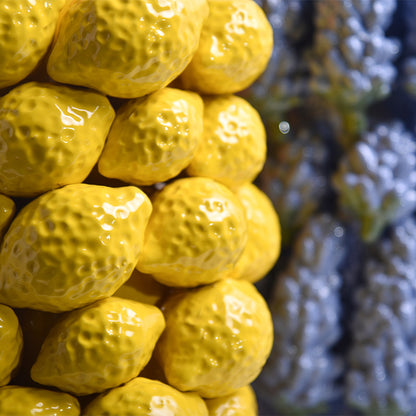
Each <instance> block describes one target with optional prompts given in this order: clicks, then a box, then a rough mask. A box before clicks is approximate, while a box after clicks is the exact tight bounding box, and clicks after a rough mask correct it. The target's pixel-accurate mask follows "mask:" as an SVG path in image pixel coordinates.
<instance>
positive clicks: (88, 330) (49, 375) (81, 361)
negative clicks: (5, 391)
mask: <svg viewBox="0 0 416 416" xmlns="http://www.w3.org/2000/svg"><path fill="white" fill-rule="evenodd" d="M164 327H165V321H164V318H163V315H162V312H161V311H160V310H159V309H158V308H156V307H155V306H152V305H145V304H144V303H139V302H134V301H132V300H127V299H121V298H115V297H112V298H107V299H103V300H100V301H98V302H96V303H93V304H92V305H89V306H86V307H84V308H82V309H78V310H76V311H72V312H70V313H69V314H68V315H67V316H66V317H65V318H64V319H63V320H61V321H60V322H58V324H57V325H55V326H54V327H53V328H52V330H51V331H50V332H49V334H48V336H47V337H46V339H45V341H44V343H43V345H42V349H41V351H40V353H39V356H38V358H37V360H36V362H35V364H34V365H33V367H32V370H31V375H32V378H33V380H34V381H36V382H38V383H40V384H46V385H50V386H54V387H57V388H59V389H61V390H63V391H67V392H69V393H73V394H75V395H77V396H80V395H86V394H91V393H99V392H102V391H104V390H107V389H109V388H113V387H117V386H119V385H120V384H122V383H125V382H127V381H129V380H131V379H132V378H134V377H136V376H137V375H138V374H139V372H140V371H141V370H142V369H143V367H144V366H145V365H146V364H147V362H148V361H149V360H150V357H151V354H152V352H153V349H154V346H155V344H156V341H157V339H158V338H159V336H160V334H161V332H162V331H163V329H164Z"/></svg>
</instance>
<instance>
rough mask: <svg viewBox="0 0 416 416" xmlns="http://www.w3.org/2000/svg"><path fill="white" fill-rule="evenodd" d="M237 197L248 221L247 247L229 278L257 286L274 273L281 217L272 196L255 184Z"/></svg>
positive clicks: (239, 191) (242, 188)
mask: <svg viewBox="0 0 416 416" xmlns="http://www.w3.org/2000/svg"><path fill="white" fill-rule="evenodd" d="M236 195H237V196H238V198H239V199H240V201H241V203H242V204H243V206H244V210H245V213H246V218H247V235H248V237H247V244H246V247H245V249H244V251H243V253H242V254H241V256H240V258H239V259H238V261H237V263H236V265H235V267H234V269H233V270H232V271H231V272H230V274H229V275H228V277H233V278H235V279H244V280H248V281H249V282H251V283H255V282H257V281H259V280H260V279H262V278H263V277H264V276H266V274H267V273H268V272H269V271H270V270H271V268H272V267H273V266H274V264H275V263H276V261H277V259H278V258H279V255H280V249H281V231H280V222H279V217H278V215H277V213H276V211H275V209H274V207H273V204H272V202H271V201H270V199H269V197H268V196H267V195H266V194H265V193H264V192H263V191H261V190H260V189H259V188H257V186H255V185H254V184H251V183H249V184H246V185H243V186H241V187H240V188H239V189H238V190H237V191H236Z"/></svg>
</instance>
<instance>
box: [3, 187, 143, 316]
mask: <svg viewBox="0 0 416 416" xmlns="http://www.w3.org/2000/svg"><path fill="white" fill-rule="evenodd" d="M150 212H151V203H150V200H149V199H148V198H147V196H146V194H144V193H143V192H142V191H141V190H140V189H138V188H136V187H121V188H109V187H105V186H98V185H87V184H77V185H67V186H66V187H63V188H60V189H56V190H54V191H50V192H47V193H46V194H43V195H42V196H40V197H38V198H36V199H35V200H33V201H32V202H30V203H29V204H28V205H26V206H25V207H24V208H23V209H22V210H21V211H20V212H19V214H18V215H17V216H16V217H15V219H14V220H13V222H12V224H11V225H10V228H9V230H8V232H7V233H6V235H5V237H4V239H3V243H2V246H1V248H0V264H1V265H2V267H1V268H0V302H2V303H5V304H8V305H10V306H12V307H19V308H32V309H38V310H44V311H49V312H62V311H68V310H72V309H75V308H79V307H81V306H84V305H86V304H88V303H91V302H94V301H95V300H98V299H102V298H105V297H107V296H111V295H112V294H113V293H114V292H115V291H116V290H117V289H118V288H119V287H120V286H121V285H122V284H123V283H124V282H125V281H126V280H127V279H128V278H129V277H130V275H131V273H132V271H133V269H134V266H135V265H136V263H137V259H138V257H139V253H140V250H141V248H142V245H143V237H144V229H145V227H146V224H147V221H148V219H149V216H150Z"/></svg>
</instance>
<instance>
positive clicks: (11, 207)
mask: <svg viewBox="0 0 416 416" xmlns="http://www.w3.org/2000/svg"><path fill="white" fill-rule="evenodd" d="M15 212H16V204H15V203H14V201H13V199H11V198H8V197H7V196H5V195H1V194H0V241H1V238H2V237H3V234H4V233H5V232H6V230H7V227H8V226H9V224H10V222H11V221H12V219H13V217H14V214H15Z"/></svg>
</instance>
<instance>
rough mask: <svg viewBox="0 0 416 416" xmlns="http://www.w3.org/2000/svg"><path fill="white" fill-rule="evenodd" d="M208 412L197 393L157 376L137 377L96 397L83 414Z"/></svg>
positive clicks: (180, 415)
mask: <svg viewBox="0 0 416 416" xmlns="http://www.w3.org/2000/svg"><path fill="white" fill-rule="evenodd" d="M98 415H106V416H208V410H207V407H206V405H205V403H204V401H203V400H202V399H201V397H200V396H198V395H197V394H195V393H181V392H180V391H178V390H176V389H175V388H173V387H171V386H169V385H167V384H164V383H161V382H160V381H156V380H149V379H147V378H143V377H138V378H135V379H133V380H131V381H129V382H128V383H126V384H125V385H124V386H121V387H117V388H115V389H112V390H110V391H108V392H106V393H103V394H101V395H100V396H98V397H97V398H96V399H94V400H93V401H92V402H91V403H90V404H89V405H88V406H87V408H86V409H85V411H84V413H83V416H98Z"/></svg>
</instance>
